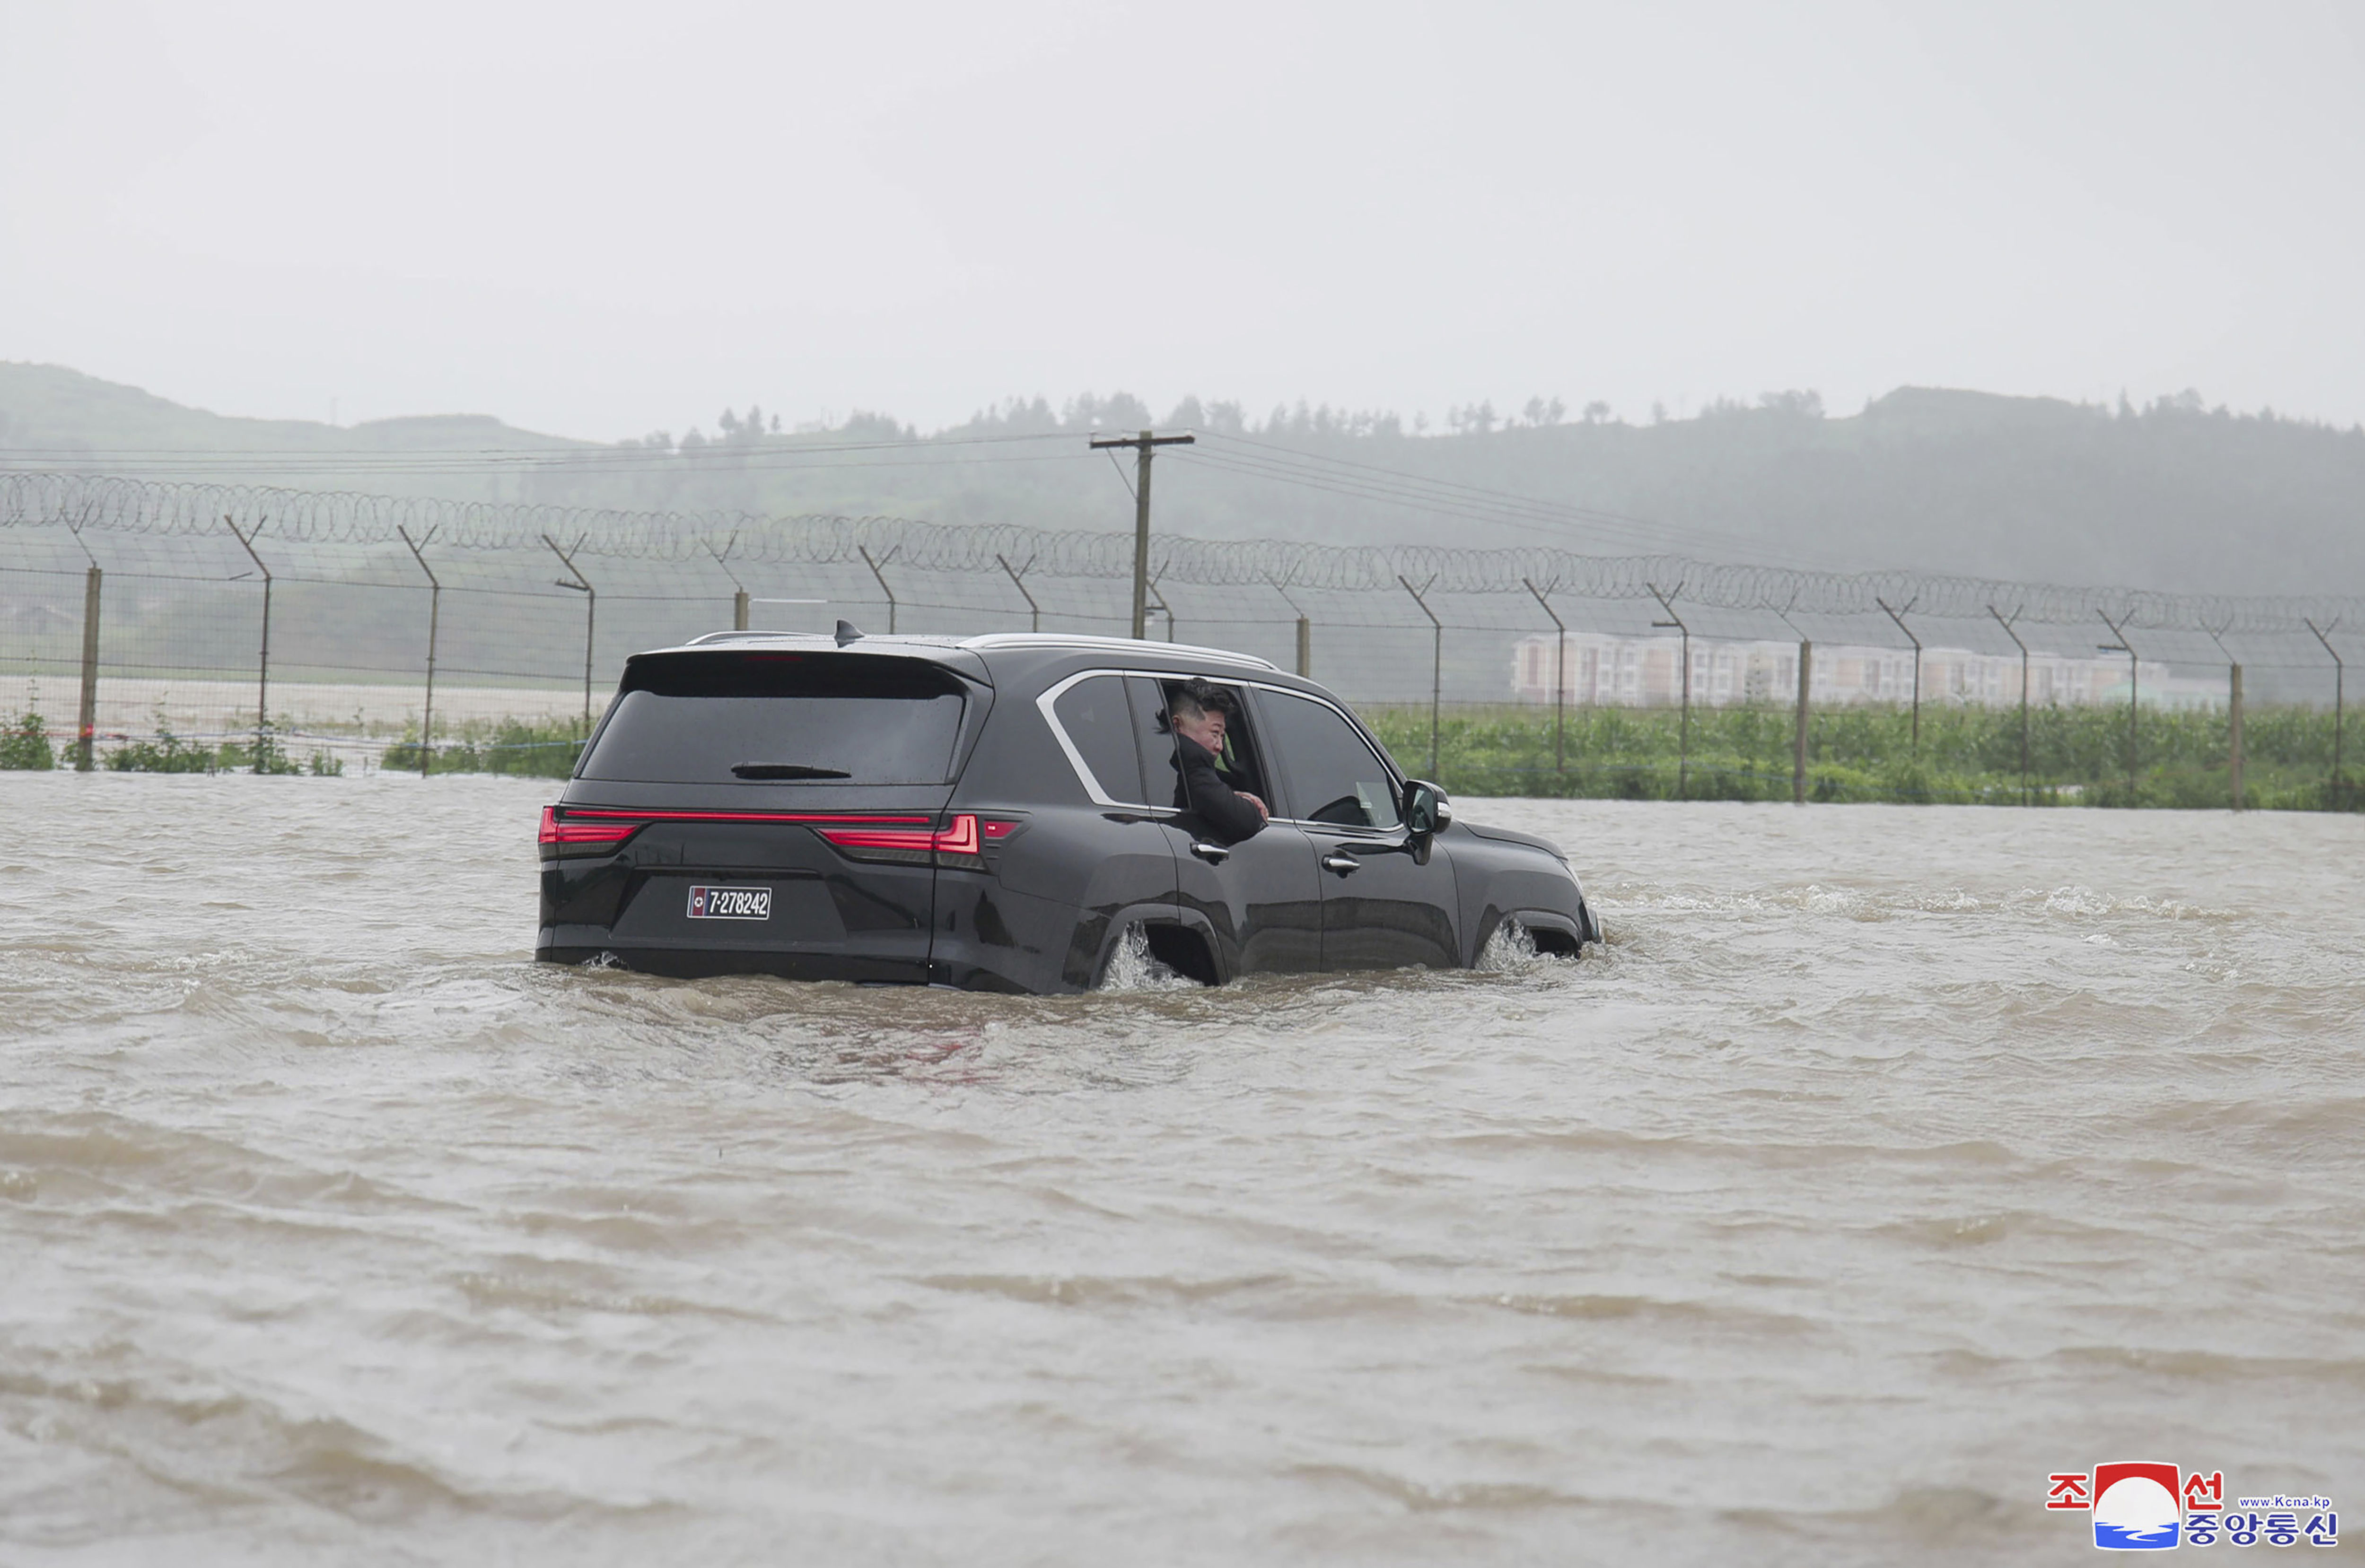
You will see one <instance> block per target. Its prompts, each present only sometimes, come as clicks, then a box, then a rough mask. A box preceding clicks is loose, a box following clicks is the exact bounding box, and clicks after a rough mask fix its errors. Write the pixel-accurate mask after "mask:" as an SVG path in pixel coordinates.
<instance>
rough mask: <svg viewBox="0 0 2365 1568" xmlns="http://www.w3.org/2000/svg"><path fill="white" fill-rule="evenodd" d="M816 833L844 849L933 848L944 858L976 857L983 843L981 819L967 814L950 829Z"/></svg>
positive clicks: (846, 829)
mask: <svg viewBox="0 0 2365 1568" xmlns="http://www.w3.org/2000/svg"><path fill="white" fill-rule="evenodd" d="M840 820H844V819H840ZM870 820H871V821H873V822H885V821H888V820H890V819H888V818H885V817H873V818H871V819H870ZM903 820H906V821H908V820H910V819H908V818H906V819H903ZM815 831H816V832H818V833H819V834H821V835H822V837H824V838H825V839H827V840H828V841H829V842H830V843H832V844H834V845H835V846H837V847H838V848H840V849H914V850H919V851H922V852H924V853H925V852H926V851H928V850H932V849H933V850H935V851H936V852H937V853H938V854H942V855H975V854H976V853H977V852H978V844H979V839H978V829H977V818H976V817H974V816H972V815H971V814H970V813H969V812H961V813H960V814H959V815H958V816H957V817H955V818H953V825H952V826H950V827H948V828H934V827H925V828H870V827H859V828H852V827H824V828H819V829H816V830H815Z"/></svg>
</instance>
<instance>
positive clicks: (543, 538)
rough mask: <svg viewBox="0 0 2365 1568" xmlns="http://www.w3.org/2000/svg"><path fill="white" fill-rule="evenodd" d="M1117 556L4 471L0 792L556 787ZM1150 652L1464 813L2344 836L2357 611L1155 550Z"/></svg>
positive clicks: (1304, 550) (825, 521) (1017, 543)
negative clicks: (788, 676)
mask: <svg viewBox="0 0 2365 1568" xmlns="http://www.w3.org/2000/svg"><path fill="white" fill-rule="evenodd" d="M1131 568H1132V556H1131V540H1130V539H1129V538H1128V537H1126V536H1123V535H1114V534H1092V533H1076V532H1046V531H1031V530H1026V529H1017V528H1008V527H997V528H982V529H961V528H950V527H944V526H939V525H935V524H928V523H921V522H913V521H904V520H898V519H891V518H869V519H846V518H835V517H831V518H791V519H762V518H748V517H682V516H671V515H650V514H624V513H601V512H580V511H572V510H554V509H539V508H529V507H501V506H488V505H464V504H459V503H449V502H437V501H424V500H411V499H405V498H386V497H365V496H331V495H321V494H317V493H312V492H303V491H286V490H259V489H241V488H235V487H211V486H164V485H148V484H141V483H139V482H137V481H129V480H119V479H87V478H82V477H78V476H61V475H25V474H13V475H6V476H0V721H5V722H6V724H7V728H6V738H5V739H0V766H19V767H21V766H40V765H42V763H43V760H44V759H45V758H46V759H47V760H48V762H50V763H51V764H54V765H57V766H65V767H75V766H85V767H134V768H148V767H158V768H186V769H190V770H199V769H207V768H222V767H234V768H259V769H261V770H264V771H304V770H310V771H315V772H334V771H344V770H368V769H375V768H399V769H407V770H410V771H429V772H432V771H439V770H440V771H451V770H455V769H494V770H509V771H520V772H532V773H544V774H562V773H564V772H565V771H566V770H567V768H568V767H569V766H570V765H571V763H572V759H573V756H574V753H575V748H576V747H577V745H579V743H580V741H581V738H582V736H583V735H584V734H587V733H588V727H589V725H590V724H591V722H593V721H594V720H595V719H596V718H597V716H598V714H599V712H600V710H601V708H602V707H603V705H604V703H605V700H606V696H607V693H608V692H609V691H610V690H611V689H613V687H614V685H615V682H616V678H617V675H618V673H619V670H620V667H621V666H622V661H623V658H624V657H625V655H628V654H631V653H633V652H634V651H636V650H639V649H642V648H648V647H656V646H664V645H667V644H676V643H678V642H681V641H683V640H685V639H687V638H689V637H693V636H696V635H699V634H701V633H706V632H712V631H716V630H721V629H725V628H729V627H733V626H734V625H743V626H750V627H755V628H759V629H776V630H781V631H792V632H827V631H829V630H831V629H832V628H833V627H834V626H835V623H836V622H838V621H839V620H847V621H852V622H856V623H857V625H859V626H860V627H862V628H863V629H864V630H865V631H869V632H874V633H877V632H897V633H930V634H943V635H953V636H966V635H972V634H976V633H988V632H1026V631H1040V632H1047V633H1049V632H1062V633H1095V634H1100V635H1115V636H1122V635H1125V634H1126V633H1128V632H1129V630H1130V605H1131ZM1150 576H1151V588H1150V593H1149V605H1150V613H1149V635H1150V636H1151V637H1153V638H1156V639H1161V640H1171V641H1180V642H1188V643H1197V644H1210V645H1215V646H1219V647H1226V648H1231V649H1236V650H1239V651H1242V652H1246V653H1251V654H1256V655H1261V656H1263V657H1266V658H1268V659H1271V660H1272V662H1273V663H1274V664H1276V665H1278V666H1281V667H1283V668H1284V669H1295V670H1298V671H1301V672H1303V673H1306V674H1309V675H1311V676H1313V677H1314V678H1317V679H1318V680H1321V681H1322V682H1324V683H1325V684H1326V685H1327V686H1328V687H1329V688H1331V689H1333V690H1334V691H1336V692H1338V693H1339V695H1340V696H1342V697H1344V698H1345V699H1347V700H1349V701H1351V702H1352V703H1354V704H1355V705H1356V706H1357V707H1358V708H1359V709H1361V710H1362V711H1364V712H1365V714H1366V715H1367V717H1369V718H1370V719H1371V720H1372V722H1373V724H1374V725H1375V727H1376V728H1377V729H1378V730H1379V731H1380V732H1381V733H1382V734H1383V736H1384V738H1385V739H1386V740H1387V741H1388V743H1389V745H1390V746H1391V747H1392V749H1394V750H1395V753H1396V755H1397V756H1398V758H1399V759H1400V761H1401V762H1402V763H1403V764H1404V765H1405V766H1406V767H1408V768H1410V769H1413V770H1415V771H1420V772H1426V773H1428V774H1429V775H1431V776H1434V777H1436V778H1438V779H1439V781H1440V782H1441V783H1442V784H1444V785H1445V787H1446V788H1447V789H1448V790H1457V791H1461V792H1468V793H1501V794H1542V795H1552V794H1565V795H1625V796H1635V797H1643V798H1723V799H1765V800H1790V799H1799V800H1825V801H1852V800H1896V801H1993V802H1997V803H2004V802H2014V803H2020V802H2025V803H2032V804H2034V803H2068V802H2086V803H2108V804H2165V805H2183V806H2203V805H2211V806H2225V805H2230V804H2233V803H2235V802H2236V801H2241V802H2242V803H2245V804H2248V805H2254V806H2281V807H2293V808H2309V809H2325V808H2331V809H2354V808H2355V806H2356V804H2357V798H2356V792H2355V791H2354V790H2353V789H2352V788H2351V786H2350V781H2349V774H2350V771H2351V770H2350V766H2349V763H2350V758H2349V755H2348V754H2349V747H2348V741H2349V737H2348V734H2347V728H2348V725H2347V719H2346V705H2347V699H2346V664H2347V662H2348V655H2350V654H2351V653H2365V638H2360V637H2359V635H2358V633H2359V629H2360V627H2365V605H2360V604H2359V602H2358V601H2356V600H2349V599H2332V598H2314V599H2213V598H2206V597H2189V596H2171V595H2162V594H2157V593H2146V592H2140V591H2136V590H2128V589H2084V588H2063V587H2059V586H2054V585H2033V584H2014V583H2007V582H1981V581H1978V580H1975V579H1967V578H1962V577H1927V578H1917V577H1911V576H1908V575H1903V574H1883V575H1877V576H1861V577H1851V576H1842V575H1833V574H1821V573H1805V572H1790V571H1781V570H1776V569H1767V568H1736V567H1725V566H1709V565H1704V564H1700V563H1696V562H1689V561H1684V560H1678V559H1673V558H1664V557H1652V558H1638V557H1594V556H1585V555H1578V554H1570V553H1565V552H1557V551H1543V550H1520V551H1480V550H1454V551H1440V550H1426V549H1418V548H1410V549H1381V548H1361V549H1358V548H1337V547H1326V546H1320V545H1313V544H1303V543H1258V542H1240V543H1234V542H1219V541H1204V540H1185V539H1163V540H1160V541H1158V542H1157V543H1156V544H1155V546H1154V548H1153V552H1152V555H1151V559H1150Z"/></svg>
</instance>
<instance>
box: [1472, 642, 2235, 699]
mask: <svg viewBox="0 0 2365 1568" xmlns="http://www.w3.org/2000/svg"><path fill="white" fill-rule="evenodd" d="M1561 647H1562V643H1561V639H1560V637H1559V636H1558V635H1557V634H1556V633H1550V632H1546V633H1537V634H1535V635H1533V636H1528V637H1522V638H1521V639H1519V642H1518V644H1515V645H1514V646H1513V648H1512V652H1511V689H1512V692H1513V694H1514V695H1516V696H1517V697H1518V698H1519V700H1521V701H1525V702H1549V701H1551V700H1552V686H1553V680H1552V673H1553V666H1554V663H1555V662H1556V657H1557V656H1559V655H1560V650H1561ZM1566 649H1567V652H1566V655H1565V659H1566V663H1565V665H1564V674H1563V677H1562V680H1561V685H1562V686H1563V687H1564V689H1565V690H1566V693H1567V699H1568V700H1569V701H1572V702H1577V703H1594V704H1598V705H1600V706H1602V707H1618V708H1644V707H1653V706H1657V705H1660V704H1666V703H1674V702H1677V701H1680V700H1682V694H1683V652H1682V650H1683V641H1682V639H1681V638H1678V637H1616V636H1609V635H1607V634H1604V633H1595V632H1572V633H1569V634H1568V638H1567V644H1566ZM1691 673H1692V680H1691V696H1692V700H1693V701H1694V702H1696V703H1698V704H1699V705H1700V706H1702V707H1705V708H1725V707H1731V706H1733V705H1735V704H1739V703H1749V702H1788V701H1791V700H1794V699H1795V698H1796V697H1797V695H1798V690H1799V644H1796V643H1777V642H1752V643H1736V642H1724V641H1710V640H1709V639H1708V638H1705V637H1695V638H1693V639H1692V672H1691ZM2020 678H2021V661H2020V655H2018V654H2016V653H2014V654H1981V653H1974V652H1972V651H1971V650H1970V649H1968V648H1936V647H1927V648H1924V649H1922V701H1924V702H1954V703H1960V704H1965V705H1977V706H1981V707H1990V708H1993V707H2005V706H2010V705H2014V704H2017V703H2018V702H2019V701H2020ZM2138 678H2139V680H2140V682H2141V686H2142V696H2143V698H2144V700H2145V701H2146V702H2147V703H2150V702H2163V701H2164V702H2169V703H2171V704H2173V705H2175V706H2179V707H2181V706H2187V705H2190V704H2191V703H2192V702H2193V701H2195V700H2207V693H2208V691H2209V690H2210V689H2211V688H2210V686H2209V684H2208V683H2206V682H2194V681H2189V680H2180V679H2174V678H2170V676H2169V667H2168V666H2166V665H2164V664H2161V663H2158V661H2156V660H2150V659H2146V660H2144V661H2143V662H2142V664H2141V666H2140V667H2139V670H2138ZM2220 684H2221V685H2222V683H2220ZM2028 686H2029V692H2028V696H2029V700H2030V701H2032V702H2034V703H2036V704H2037V705H2039V706H2049V705H2054V704H2058V705H2060V706H2062V707H2082V706H2086V705H2089V704H2092V703H2098V702H2124V701H2125V700H2126V692H2127V662H2126V660H2124V658H2112V657H2109V656H2102V657H2093V658H2067V657H2063V656H2061V655H2056V654H2033V655H2030V656H2029V660H2028ZM1808 700H1810V702H1812V703H1814V704H1815V705H1816V706H1818V707H1829V706H1833V705H1844V704H1846V703H1851V702H1911V700H1913V650H1912V649H1911V648H1882V647H1865V646H1859V645H1856V644H1845V643H1830V644H1821V643H1819V644H1816V645H1815V652H1814V660H1813V667H1812V669H1811V671H1810V676H1809V690H1808ZM2217 700H2220V701H2222V700H2224V697H2223V692H2222V691H2220V692H2219V693H2218V698H2217Z"/></svg>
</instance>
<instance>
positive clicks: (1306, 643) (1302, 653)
mask: <svg viewBox="0 0 2365 1568" xmlns="http://www.w3.org/2000/svg"><path fill="white" fill-rule="evenodd" d="M1291 575H1292V576H1295V573H1292V574H1291ZM1264 580H1265V581H1267V582H1269V583H1272V591H1273V592H1275V593H1277V594H1279V595H1281V601H1282V602H1283V604H1286V605H1287V606H1289V609H1290V613H1292V614H1294V615H1295V616H1296V617H1297V673H1298V675H1299V677H1300V678H1304V679H1306V680H1311V679H1313V678H1314V622H1312V621H1310V620H1308V619H1307V618H1306V611H1305V610H1304V609H1302V608H1301V607H1300V606H1299V604H1298V602H1297V601H1296V600H1295V599H1292V598H1290V597H1289V589H1288V588H1286V587H1285V586H1283V584H1281V583H1277V582H1273V580H1272V577H1271V576H1269V575H1268V576H1267V577H1266V578H1265V579H1264Z"/></svg>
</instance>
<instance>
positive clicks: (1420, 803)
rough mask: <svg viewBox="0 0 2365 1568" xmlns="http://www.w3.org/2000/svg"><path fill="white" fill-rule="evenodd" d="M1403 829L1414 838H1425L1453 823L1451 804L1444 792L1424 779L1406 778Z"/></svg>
mask: <svg viewBox="0 0 2365 1568" xmlns="http://www.w3.org/2000/svg"><path fill="white" fill-rule="evenodd" d="M1404 820H1405V829H1406V831H1407V832H1408V833H1410V834H1412V836H1413V837H1415V838H1427V837H1429V835H1430V834H1434V833H1435V832H1437V830H1438V829H1440V828H1441V827H1444V826H1446V825H1448V824H1449V823H1452V821H1453V805H1452V801H1448V800H1447V799H1446V798H1445V791H1444V790H1440V789H1439V788H1438V787H1437V786H1436V785H1434V784H1431V783H1430V782H1429V780H1428V779H1426V778H1407V779H1406V780H1405V787H1404Z"/></svg>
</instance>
